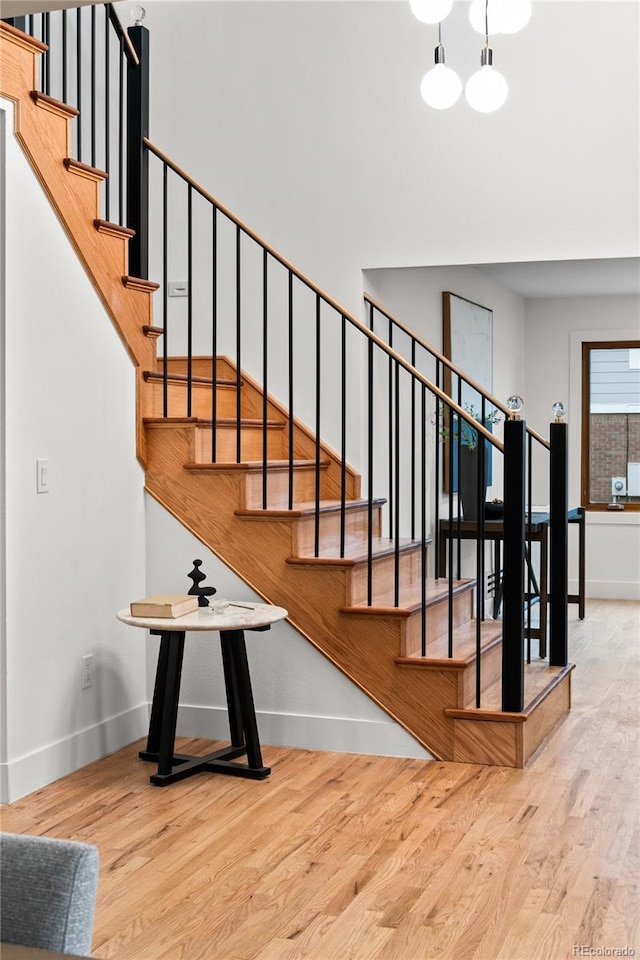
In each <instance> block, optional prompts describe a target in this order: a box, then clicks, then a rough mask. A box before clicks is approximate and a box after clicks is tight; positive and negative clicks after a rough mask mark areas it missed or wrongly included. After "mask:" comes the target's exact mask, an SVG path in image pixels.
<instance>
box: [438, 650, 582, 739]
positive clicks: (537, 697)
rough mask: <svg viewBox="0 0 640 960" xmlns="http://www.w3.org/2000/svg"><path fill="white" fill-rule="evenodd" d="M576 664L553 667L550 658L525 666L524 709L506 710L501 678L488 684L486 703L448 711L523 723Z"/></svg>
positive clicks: (454, 715) (472, 717)
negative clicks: (513, 711)
mask: <svg viewBox="0 0 640 960" xmlns="http://www.w3.org/2000/svg"><path fill="white" fill-rule="evenodd" d="M574 666H575V664H573V663H570V664H568V665H567V666H566V667H550V666H549V664H548V662H547V661H546V660H535V661H532V662H531V663H525V665H524V702H525V706H524V708H523V710H522V711H520V712H517V713H509V712H506V711H504V712H503V710H502V688H501V684H500V681H496V682H495V683H493V684H491V686H490V687H487V689H486V690H484V691H483V694H482V706H481V707H480V708H477V707H464V708H455V707H449V708H447V709H446V710H445V714H446V715H447V716H448V717H452V718H454V719H458V720H494V721H498V722H511V723H513V721H514V720H516V721H518V722H523V723H524V721H525V720H526V719H527V718H528V717H529V716H530V715H531V714H532V713H533V711H534V710H535V709H536V708H537V707H538V706H539V705H540V704H541V703H542V702H543V701H544V699H545V698H546V697H547V696H548V694H549V693H550V692H551V691H552V690H554V689H555V687H557V685H558V684H559V683H561V682H562V681H563V680H564V678H565V677H566V676H567V674H569V673H571V671H572V670H573V668H574Z"/></svg>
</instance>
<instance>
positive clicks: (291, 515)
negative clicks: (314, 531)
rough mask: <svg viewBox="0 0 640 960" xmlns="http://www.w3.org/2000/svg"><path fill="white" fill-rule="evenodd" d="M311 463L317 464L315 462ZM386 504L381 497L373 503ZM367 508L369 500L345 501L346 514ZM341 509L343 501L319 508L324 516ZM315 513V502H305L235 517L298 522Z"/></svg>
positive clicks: (242, 512) (244, 512) (239, 512)
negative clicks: (288, 507)
mask: <svg viewBox="0 0 640 960" xmlns="http://www.w3.org/2000/svg"><path fill="white" fill-rule="evenodd" d="M311 462H313V463H315V460H314V461H311ZM386 502H387V501H386V499H385V498H384V497H379V498H377V499H376V500H374V501H373V505H374V507H381V506H384V504H385V503H386ZM367 507H368V501H367V500H362V499H360V500H345V502H344V509H345V512H348V511H351V510H363V509H366V508H367ZM341 509H342V501H341V500H321V501H320V505H319V507H318V512H319V513H320V514H322V515H323V516H325V515H327V514H331V513H340V510H341ZM315 512H316V504H315V501H314V500H304V501H301V502H297V503H294V505H293V508H292V509H291V510H285V509H280V510H269V509H267V510H260V509H257V508H256V509H248V508H245V509H242V510H236V511H235V515H236V516H237V517H247V518H255V519H258V520H259V519H260V518H262V517H264V516H265V515H266V516H267V517H273V518H274V519H276V518H277V519H279V520H298V519H300V518H301V517H313V516H314V515H315Z"/></svg>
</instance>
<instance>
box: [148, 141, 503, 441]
mask: <svg viewBox="0 0 640 960" xmlns="http://www.w3.org/2000/svg"><path fill="white" fill-rule="evenodd" d="M143 142H144V144H145V146H146V147H147V149H148V150H150V151H151V153H153V154H154V155H155V156H156V157H157V158H158V159H159V160H161V161H162V162H163V163H165V164H166V165H167V166H168V167H169V168H170V169H171V170H173V172H174V173H176V174H177V175H178V176H179V177H181V179H183V180H184V181H185V183H187V184H188V185H189V186H190V187H192V188H193V189H194V190H195V191H196V192H197V193H199V194H200V196H201V197H202V198H203V199H204V200H208V201H209V203H211V204H213V206H214V207H215V208H216V209H217V210H219V211H220V213H222V214H223V216H225V217H227V218H228V219H229V220H231V222H232V223H234V224H235V225H236V226H237V227H239V228H240V229H241V230H242V231H243V233H245V234H246V235H247V236H248V237H251V239H252V240H255V242H256V243H257V244H258V245H259V246H261V247H262V248H263V250H266V251H267V253H269V254H270V255H271V256H272V257H273V258H274V259H275V260H277V261H278V263H280V264H282V266H283V267H285V269H286V270H288V271H289V272H290V273H292V274H293V275H294V277H297V278H298V280H300V281H301V282H302V283H304V284H305V286H307V287H309V289H310V290H312V291H313V292H314V293H316V294H317V295H318V296H319V297H320V298H321V299H322V300H323V301H324V302H325V303H326V304H328V305H329V306H330V307H332V308H333V309H334V310H335V311H336V313H339V314H340V316H342V317H344V318H345V319H346V320H348V321H349V323H351V324H352V325H353V326H354V327H356V328H357V329H358V330H360V332H361V333H363V334H364V335H365V337H367V338H368V339H369V340H371V341H373V342H374V343H375V344H377V346H378V347H380V349H381V350H382V351H383V352H384V353H386V354H387V356H389V357H390V358H391V359H392V360H395V361H396V362H397V363H398V364H399V365H400V366H401V367H403V368H404V369H405V370H406V371H407V373H409V374H410V375H411V376H412V377H414V379H415V380H418V381H419V382H420V383H422V384H423V386H425V387H426V388H427V389H428V390H430V391H431V392H432V393H433V394H434V395H435V396H436V397H438V399H439V400H441V401H442V402H443V403H445V404H446V405H447V406H448V407H449V408H450V409H451V410H453V411H454V413H456V414H457V415H458V416H459V417H461V418H462V419H463V420H465V421H466V422H467V423H468V424H469V425H470V427H471V428H472V429H473V430H477V431H478V433H479V434H482V436H483V437H484V438H485V440H488V441H489V443H490V444H492V446H494V447H495V448H496V449H497V450H500V451H501V452H502V453H504V446H503V444H502V442H501V441H500V440H498V439H497V438H496V437H494V435H493V434H492V433H490V432H489V430H487V429H486V427H484V426H483V425H482V424H481V423H479V422H478V421H477V420H476V419H475V418H474V417H473V416H472V415H471V414H470V413H468V412H467V411H466V410H465V409H464V408H463V407H460V406H459V405H458V404H457V403H456V402H455V400H453V399H452V398H451V397H450V396H448V395H447V394H446V393H445V392H444V391H443V390H441V389H440V387H437V386H436V385H435V383H432V382H431V381H430V380H429V379H428V378H427V377H424V376H423V375H422V374H421V373H420V372H419V371H418V370H416V369H415V368H414V367H412V366H411V364H410V363H409V361H408V360H406V359H405V358H404V357H403V356H402V355H401V354H399V353H397V352H396V351H395V350H394V349H393V347H390V346H389V344H388V343H385V341H384V340H383V339H382V338H381V337H379V336H378V335H377V334H376V333H374V332H373V331H372V330H369V328H368V327H366V326H365V325H364V324H363V323H362V322H361V321H360V320H358V319H357V318H356V317H354V316H353V315H352V314H351V313H349V311H348V310H345V308H344V307H343V306H341V304H339V303H338V302H337V300H334V299H333V297H331V296H329V294H328V293H325V292H324V290H322V289H321V288H320V287H319V286H317V284H315V283H314V282H313V280H310V279H309V277H307V276H305V274H304V273H302V272H301V271H300V270H298V269H297V267H295V266H294V265H293V264H292V263H291V262H290V261H289V260H287V259H286V257H283V256H282V254H281V253H278V251H277V250H275V249H274V248H273V247H272V246H271V245H270V244H268V243H267V241H266V240H263V239H262V237H261V236H260V235H259V234H257V233H256V232H255V231H254V230H252V229H251V227H249V226H247V224H246V223H243V222H242V220H240V219H239V218H238V217H236V216H235V214H233V213H232V212H231V211H230V210H229V209H227V207H225V206H224V205H223V204H222V203H220V201H219V200H217V199H216V198H215V197H214V196H213V194H211V193H209V191H208V190H206V189H205V188H204V187H203V186H202V185H201V184H199V183H198V182H197V180H194V179H193V177H190V176H189V174H188V173H185V171H184V170H182V169H181V167H179V166H178V165H177V164H176V163H174V162H173V160H171V159H170V158H169V157H168V156H167V155H166V153H163V152H162V150H160V148H159V147H156V145H155V144H154V143H152V141H151V140H149V139H148V137H144V140H143Z"/></svg>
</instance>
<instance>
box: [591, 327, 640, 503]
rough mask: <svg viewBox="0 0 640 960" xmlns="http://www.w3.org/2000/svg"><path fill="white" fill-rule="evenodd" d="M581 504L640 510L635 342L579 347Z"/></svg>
mask: <svg viewBox="0 0 640 960" xmlns="http://www.w3.org/2000/svg"><path fill="white" fill-rule="evenodd" d="M582 503H583V505H584V506H585V507H586V508H587V510H620V509H624V510H640V340H619V341H615V342H610V343H583V345H582Z"/></svg>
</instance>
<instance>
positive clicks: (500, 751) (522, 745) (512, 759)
mask: <svg viewBox="0 0 640 960" xmlns="http://www.w3.org/2000/svg"><path fill="white" fill-rule="evenodd" d="M573 669H574V665H573V664H569V665H568V666H567V667H558V668H556V670H557V672H556V675H555V676H554V677H553V679H551V680H549V681H548V682H547V684H546V686H545V687H544V688H543V690H541V691H540V693H539V694H538V696H537V697H535V699H534V700H533V701H532V702H531V703H530V704H529V706H528V707H526V708H525V710H523V712H522V713H502V712H500V711H498V710H493V711H492V710H473V709H466V710H456V709H451V708H448V709H446V710H445V713H446V715H447V717H449V718H450V719H451V720H453V741H454V742H453V756H452V758H451V759H452V760H457V761H460V762H462V763H485V764H497V765H500V766H505V767H524V766H525V764H526V763H527V761H528V760H529V759H530V758H531V757H532V756H533V754H534V753H535V752H536V750H538V748H539V747H540V746H541V745H542V744H543V742H544V741H545V740H546V738H547V737H548V736H549V735H550V734H551V733H552V732H553V730H554V729H555V727H556V726H557V725H558V724H559V723H560V721H561V720H562V719H563V717H565V716H566V714H567V713H568V712H569V710H570V709H571V675H572V672H573ZM550 671H553V668H550Z"/></svg>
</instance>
